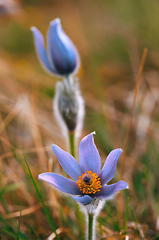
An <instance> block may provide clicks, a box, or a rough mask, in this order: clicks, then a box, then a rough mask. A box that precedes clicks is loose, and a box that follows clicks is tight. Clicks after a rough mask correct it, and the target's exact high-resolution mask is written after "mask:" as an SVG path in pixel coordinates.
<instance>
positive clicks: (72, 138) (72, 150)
mask: <svg viewBox="0 0 159 240" xmlns="http://www.w3.org/2000/svg"><path fill="white" fill-rule="evenodd" d="M69 141H70V153H71V155H72V156H73V157H74V158H76V150H75V132H70V131H69Z"/></svg>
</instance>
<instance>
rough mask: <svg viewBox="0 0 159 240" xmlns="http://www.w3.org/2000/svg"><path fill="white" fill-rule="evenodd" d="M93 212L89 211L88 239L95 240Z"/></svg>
mask: <svg viewBox="0 0 159 240" xmlns="http://www.w3.org/2000/svg"><path fill="white" fill-rule="evenodd" d="M93 217H94V215H93V214H90V213H88V240H93Z"/></svg>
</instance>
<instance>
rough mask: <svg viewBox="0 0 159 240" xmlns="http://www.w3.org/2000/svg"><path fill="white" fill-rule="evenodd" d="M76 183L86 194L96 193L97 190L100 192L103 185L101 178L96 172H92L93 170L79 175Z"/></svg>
mask: <svg viewBox="0 0 159 240" xmlns="http://www.w3.org/2000/svg"><path fill="white" fill-rule="evenodd" d="M76 183H77V185H78V188H79V189H80V190H81V191H83V193H85V194H95V193H96V192H99V191H100V188H101V187H102V186H101V182H100V178H99V177H98V176H97V174H96V173H92V171H87V173H86V172H85V173H83V174H82V175H81V176H79V178H78V180H77V182H76Z"/></svg>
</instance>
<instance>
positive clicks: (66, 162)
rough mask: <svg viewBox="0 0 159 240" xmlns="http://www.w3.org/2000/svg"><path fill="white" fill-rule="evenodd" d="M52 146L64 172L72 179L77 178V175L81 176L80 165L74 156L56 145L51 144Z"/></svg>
mask: <svg viewBox="0 0 159 240" xmlns="http://www.w3.org/2000/svg"><path fill="white" fill-rule="evenodd" d="M52 148H53V150H54V153H55V155H56V157H57V159H58V161H59V163H60V164H61V166H62V168H63V169H64V170H65V172H67V174H68V175H69V176H70V177H72V178H73V179H74V180H78V178H79V176H81V175H82V173H83V172H82V168H81V166H80V165H79V164H78V162H77V161H76V160H75V158H74V157H73V156H72V155H71V154H69V153H67V152H65V151H64V150H62V149H61V148H60V147H58V146H57V145H53V146H52Z"/></svg>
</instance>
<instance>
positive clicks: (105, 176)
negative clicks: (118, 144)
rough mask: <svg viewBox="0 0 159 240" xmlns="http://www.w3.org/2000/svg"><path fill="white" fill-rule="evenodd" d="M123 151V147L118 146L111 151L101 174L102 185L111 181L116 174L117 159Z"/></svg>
mask: <svg viewBox="0 0 159 240" xmlns="http://www.w3.org/2000/svg"><path fill="white" fill-rule="evenodd" d="M121 153H122V149H120V148H117V149H115V150H113V151H111V152H110V153H109V155H108V157H107V159H106V161H105V164H104V166H103V168H102V170H101V172H100V174H99V177H100V180H101V184H102V186H103V185H104V184H106V183H107V182H109V181H110V180H111V179H112V178H113V177H114V174H115V170H116V164H117V161H118V159H119V157H120V155H121Z"/></svg>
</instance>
